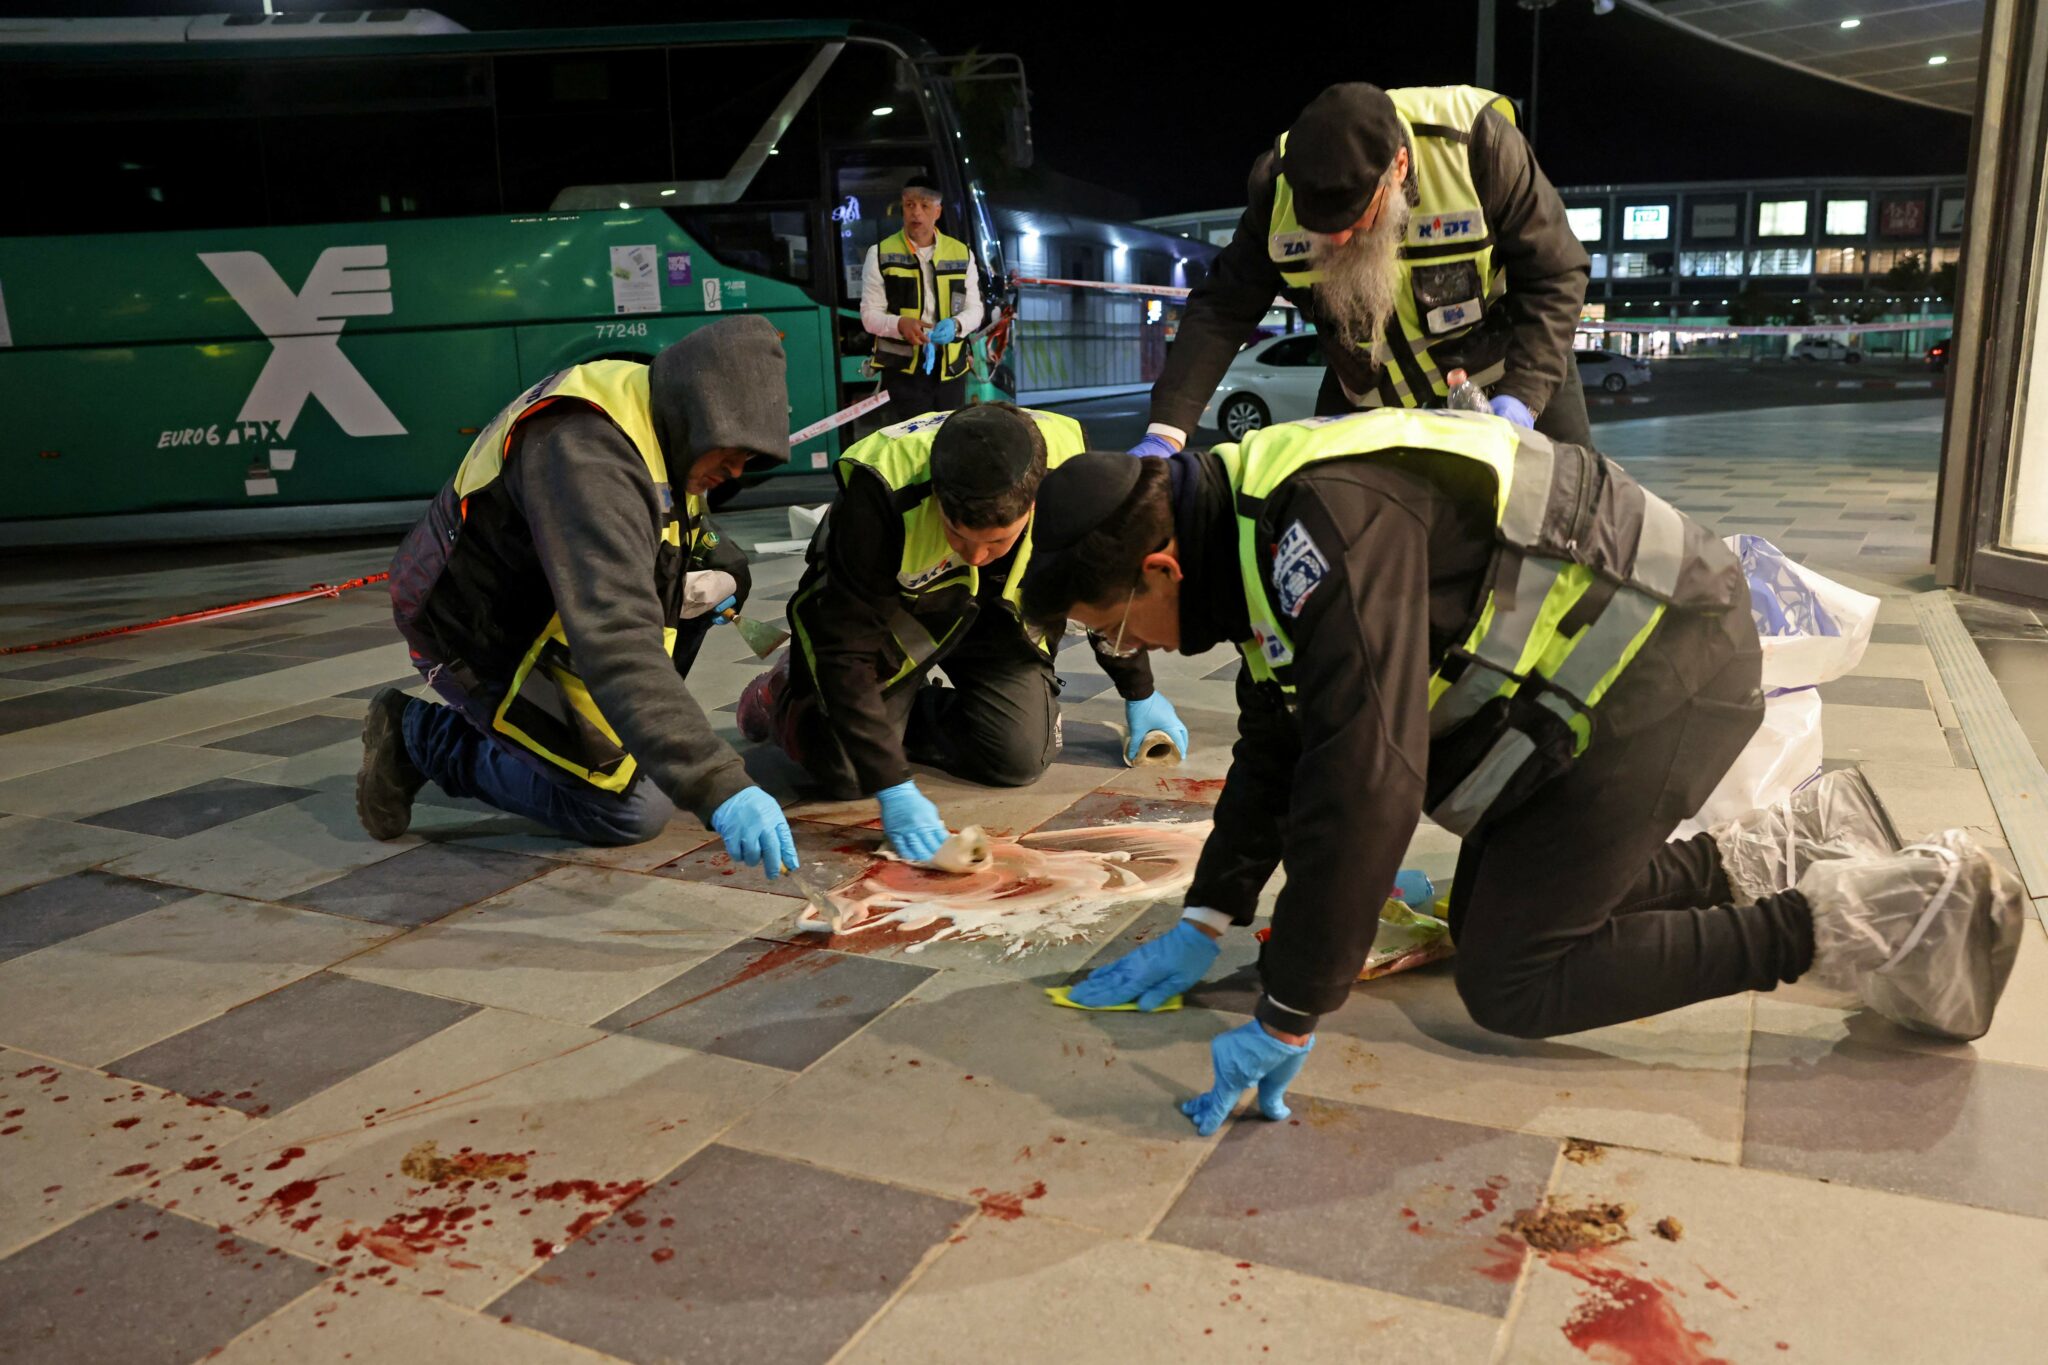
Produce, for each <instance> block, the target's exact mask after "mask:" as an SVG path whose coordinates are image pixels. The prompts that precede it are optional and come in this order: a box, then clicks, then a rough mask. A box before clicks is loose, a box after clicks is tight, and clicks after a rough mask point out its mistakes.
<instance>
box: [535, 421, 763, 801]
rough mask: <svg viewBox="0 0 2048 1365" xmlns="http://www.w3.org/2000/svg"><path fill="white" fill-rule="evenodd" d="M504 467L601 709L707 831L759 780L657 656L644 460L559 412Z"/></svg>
mask: <svg viewBox="0 0 2048 1365" xmlns="http://www.w3.org/2000/svg"><path fill="white" fill-rule="evenodd" d="M506 468H507V472H506V479H507V486H508V488H509V489H510V490H511V493H512V498H513V501H514V502H515V503H516V504H517V506H518V508H519V510H520V512H521V514H522V515H523V516H524V517H525V518H526V524H527V526H528V527H529V528H530V529H531V531H532V533H533V543H534V548H535V549H536V550H537V551H538V553H539V556H540V564H541V569H542V571H543V572H544V573H545V574H546V575H547V580H548V586H549V588H551V589H552V590H553V592H554V597H555V610H557V611H558V612H560V613H561V616H562V631H563V634H565V635H567V636H568V638H569V652H570V654H571V656H572V657H573V658H574V659H575V661H576V670H577V672H578V673H579V674H580V675H581V676H582V678H583V680H584V682H585V683H586V684H587V685H588V686H589V688H590V695H591V697H592V699H593V700H595V701H596V702H597V707H598V710H599V711H601V712H603V713H604V717H605V719H606V720H608V721H610V722H611V723H612V725H613V726H614V727H615V728H616V729H617V730H618V732H619V738H620V739H621V740H622V741H623V742H624V744H625V747H626V750H627V752H629V753H631V754H632V755H633V757H634V758H635V759H637V760H638V761H639V763H640V766H641V767H642V768H643V769H645V770H646V772H647V774H648V776H649V777H650V778H651V779H652V780H653V782H654V784H655V786H657V787H659V788H660V789H661V791H662V793H663V794H664V795H666V796H667V797H668V798H669V800H671V801H673V802H675V803H676V805H677V806H678V807H680V808H682V809H683V810H687V811H690V812H692V813H693V814H695V815H696V816H697V818H698V819H700V820H702V821H703V822H704V823H705V824H706V825H707V826H708V825H709V824H710V823H711V813H712V811H714V810H716V809H717V808H718V806H719V805H720V804H721V803H722V802H724V801H725V799H726V798H727V797H729V796H731V795H733V794H734V793H735V792H738V791H739V790H741V789H742V788H744V787H748V786H751V785H752V780H751V779H750V778H749V777H748V776H747V771H746V769H745V768H744V767H743V766H741V763H740V759H739V755H738V754H735V753H734V752H733V751H732V749H731V747H730V746H729V745H727V744H726V743H725V742H724V741H723V740H721V739H719V738H718V736H717V735H715V734H713V733H712V730H711V725H710V723H709V722H708V721H707V720H706V719H705V717H704V711H703V708H702V707H700V706H699V705H698V704H697V701H696V698H694V697H692V696H691V695H690V692H689V690H688V689H687V688H686V687H685V686H684V685H683V680H682V678H681V677H679V676H678V675H677V673H676V669H675V664H674V662H673V661H672V660H671V659H670V658H669V656H668V655H667V654H666V653H664V652H663V650H662V630H663V628H664V627H665V626H666V625H667V624H668V622H666V621H665V620H664V619H663V609H662V604H661V601H660V599H659V598H658V597H656V596H655V587H654V565H655V555H656V553H657V549H658V547H659V545H660V539H661V537H660V530H659V527H660V524H661V513H660V508H659V506H658V505H657V503H656V501H655V492H654V481H653V480H652V479H650V478H649V477H648V475H647V466H646V464H645V463H644V462H642V460H641V458H640V455H639V452H638V451H636V450H634V448H633V443H632V442H631V441H629V440H628V439H627V438H626V435H625V433H624V432H622V431H620V430H619V429H618V427H616V426H614V425H613V424H612V423H611V422H610V421H609V420H608V419H607V418H605V417H604V416H602V415H601V414H599V413H597V412H594V411H592V410H591V409H589V408H585V407H581V406H576V407H568V406H562V407H559V408H557V409H556V410H554V411H549V412H544V413H541V414H540V415H538V416H536V417H534V418H533V419H532V420H530V421H528V422H526V423H524V424H523V425H522V426H521V428H520V432H519V435H518V438H517V440H516V442H515V444H514V446H513V453H512V458H511V461H510V463H509V464H508V465H507V467H506Z"/></svg>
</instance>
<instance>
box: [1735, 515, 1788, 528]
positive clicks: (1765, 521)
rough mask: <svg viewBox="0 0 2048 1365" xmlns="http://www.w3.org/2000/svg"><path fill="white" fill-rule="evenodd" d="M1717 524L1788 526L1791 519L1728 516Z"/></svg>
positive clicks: (1786, 517)
mask: <svg viewBox="0 0 2048 1365" xmlns="http://www.w3.org/2000/svg"><path fill="white" fill-rule="evenodd" d="M1719 524H1720V525H1722V526H1790V525H1791V524H1792V518H1791V517H1789V516H1782V517H1771V516H1736V515H1733V514H1730V515H1728V516H1724V517H1721V518H1720V519H1719Z"/></svg>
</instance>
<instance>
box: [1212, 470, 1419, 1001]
mask: <svg viewBox="0 0 2048 1365" xmlns="http://www.w3.org/2000/svg"><path fill="white" fill-rule="evenodd" d="M1326 499H1327V500H1326ZM1261 523H1262V529H1263V530H1265V531H1269V532H1271V533H1273V539H1274V540H1275V541H1280V540H1284V539H1285V537H1286V536H1287V534H1288V533H1289V531H1290V529H1291V528H1292V527H1293V526H1295V525H1297V524H1298V525H1299V526H1300V527H1301V528H1302V530H1303V531H1304V532H1305V533H1306V534H1307V536H1308V537H1309V539H1310V540H1311V541H1312V542H1313V543H1314V545H1315V546H1316V547H1317V551H1318V553H1319V554H1321V555H1322V557H1323V558H1324V559H1325V560H1326V562H1327V564H1328V569H1327V571H1326V572H1325V573H1324V575H1323V577H1322V579H1321V581H1320V582H1318V583H1317V584H1316V585H1315V586H1314V588H1313V589H1312V590H1311V591H1309V592H1308V594H1307V595H1306V597H1304V598H1303V599H1302V600H1301V601H1300V602H1299V604H1298V605H1299V607H1300V615H1299V616H1297V617H1295V618H1294V620H1293V622H1292V625H1291V633H1292V635H1293V638H1294V649H1295V656H1294V683H1295V691H1296V696H1297V698H1298V702H1297V707H1296V713H1295V716H1296V724H1297V726H1298V727H1299V734H1300V741H1299V743H1300V747H1299V749H1298V750H1297V751H1296V753H1295V754H1294V756H1293V764H1294V772H1293V781H1292V783H1291V788H1290V790H1289V792H1288V796H1287V805H1286V832H1285V835H1284V837H1283V839H1282V841H1281V842H1282V847H1283V849H1284V859H1283V861H1284V864H1285V867H1286V869H1287V884H1286V885H1285V886H1284V887H1282V888H1281V891H1280V897H1279V901H1278V903H1277V904H1276V905H1275V906H1274V909H1273V933H1272V936H1271V937H1270V938H1269V939H1268V940H1267V942H1266V946H1265V948H1264V950H1263V951H1262V952H1261V953H1260V956H1259V971H1260V976H1261V978H1262V980H1263V982H1264V985H1265V995H1264V996H1263V997H1262V998H1261V999H1260V1001H1259V1004H1258V1008H1257V1014H1258V1017H1259V1019H1260V1020H1261V1021H1263V1022H1265V1023H1267V1024H1270V1025H1272V1026H1273V1027H1274V1028H1276V1029H1280V1030H1282V1031H1285V1032H1291V1033H1304V1032H1308V1031H1309V1030H1311V1029H1313V1028H1314V1027H1315V1023H1316V1016H1318V1015H1320V1014H1323V1013H1325V1012H1326V1011H1329V1010H1333V1009H1335V1008H1337V1006H1339V1005H1340V1004H1342V1003H1343V1001H1344V997H1345V996H1346V995H1347V994H1349V993H1350V990H1351V986H1352V983H1354V982H1355V981H1357V979H1358V973H1359V969H1360V968H1361V967H1363V966H1364V964H1365V957H1366V954H1367V953H1368V952H1370V951H1371V949H1372V941H1373V936H1374V934H1375V933H1376V932H1377V931H1378V929H1379V911H1380V907H1381V905H1383V904H1384V903H1385V901H1386V892H1387V888H1389V887H1391V886H1392V885H1393V884H1394V874H1395V873H1396V872H1398V871H1399V870H1400V866H1401V858H1402V856H1403V855H1404V854H1405V853H1406V851H1407V848H1408V841H1409V839H1410V837H1411V836H1412V835H1413V834H1414V832H1415V825H1416V821H1417V820H1418V819H1419V818H1420V816H1421V811H1422V801H1423V776H1424V774H1425V773H1426V772H1427V771H1428V764H1429V660H1430V648H1429V587H1430V584H1429V535H1428V529H1427V527H1426V525H1425V523H1424V521H1423V519H1422V516H1421V515H1420V514H1418V512H1417V511H1416V509H1414V508H1411V507H1408V506H1405V505H1403V504H1402V503H1401V502H1400V501H1398V500H1397V499H1395V498H1393V497H1391V496H1387V495H1385V494H1384V493H1380V492H1376V491H1372V490H1367V489H1361V488H1358V487H1356V486H1348V487H1343V488H1341V489H1339V488H1335V487H1332V488H1331V489H1330V490H1328V491H1327V493H1326V491H1325V490H1324V489H1323V488H1321V487H1319V486H1318V484H1317V482H1316V481H1315V479H1314V478H1312V477H1304V478H1298V479H1294V480H1290V481H1289V482H1288V483H1287V484H1285V485H1283V487H1282V490H1281V492H1280V493H1279V494H1277V495H1276V496H1275V498H1274V499H1273V501H1272V502H1270V503H1269V504H1268V506H1267V510H1266V513H1265V515H1264V516H1263V517H1262V518H1261ZM1340 524H1341V525H1342V527H1343V530H1342V532H1341V533H1340V531H1339V529H1338V527H1339V525H1340ZM1225 790H1226V791H1228V788H1227V787H1226V788H1225ZM1218 820H1219V823H1220V822H1221V811H1220V809H1219V812H1218Z"/></svg>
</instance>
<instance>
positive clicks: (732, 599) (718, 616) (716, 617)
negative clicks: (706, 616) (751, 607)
mask: <svg viewBox="0 0 2048 1365" xmlns="http://www.w3.org/2000/svg"><path fill="white" fill-rule="evenodd" d="M739 610H740V599H739V596H738V595H737V594H728V595H727V597H726V599H725V600H724V601H723V602H720V603H719V604H718V605H717V606H715V607H713V608H712V609H711V619H712V620H713V621H714V622H716V621H730V620H732V618H733V617H735V616H737V615H739Z"/></svg>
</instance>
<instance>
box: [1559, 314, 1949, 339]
mask: <svg viewBox="0 0 2048 1365" xmlns="http://www.w3.org/2000/svg"><path fill="white" fill-rule="evenodd" d="M1954 326H1955V319H1954V318H1919V319H1916V320H1914V321H1909V322H1853V323H1852V322H1835V323H1827V322H1813V323H1800V324H1798V325H1796V326H1795V325H1793V324H1789V323H1788V324H1784V325H1773V324H1764V323H1759V324H1757V325H1755V326H1749V325H1746V324H1745V325H1743V326H1739V327H1738V326H1733V325H1730V324H1728V323H1722V324H1720V325H1719V326H1716V325H1715V324H1713V323H1710V322H1701V323H1696V322H1683V323H1680V322H1587V321H1584V320H1581V321H1580V322H1579V323H1578V324H1577V330H1579V331H1581V332H1679V333H1683V334H1685V335H1688V336H1700V335H1706V336H1745V337H1789V336H1814V335H1826V336H1858V335H1860V334H1862V333H1864V332H1929V331H1934V330H1935V329H1937V328H1942V327H1948V328H1953V327H1954Z"/></svg>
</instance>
